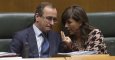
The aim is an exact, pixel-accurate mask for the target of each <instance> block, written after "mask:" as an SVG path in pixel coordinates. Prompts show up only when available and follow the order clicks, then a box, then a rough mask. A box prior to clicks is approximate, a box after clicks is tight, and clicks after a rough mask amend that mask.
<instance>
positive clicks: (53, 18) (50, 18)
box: [42, 16, 57, 23]
mask: <svg viewBox="0 0 115 60" xmlns="http://www.w3.org/2000/svg"><path fill="white" fill-rule="evenodd" d="M42 17H43V18H44V19H47V20H48V21H52V20H53V22H54V23H57V18H56V17H52V16H46V17H44V16H42Z"/></svg>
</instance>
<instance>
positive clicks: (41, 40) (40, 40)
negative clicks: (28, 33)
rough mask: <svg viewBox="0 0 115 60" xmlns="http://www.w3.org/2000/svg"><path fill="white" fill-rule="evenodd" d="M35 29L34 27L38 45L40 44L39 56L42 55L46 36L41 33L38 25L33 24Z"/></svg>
mask: <svg viewBox="0 0 115 60" xmlns="http://www.w3.org/2000/svg"><path fill="white" fill-rule="evenodd" d="M33 29H34V32H35V36H36V41H37V46H38V53H39V56H40V55H41V54H40V53H41V45H42V43H43V41H44V38H43V37H42V36H41V35H40V34H41V33H42V32H41V31H40V30H39V29H38V28H37V27H36V25H35V24H33Z"/></svg>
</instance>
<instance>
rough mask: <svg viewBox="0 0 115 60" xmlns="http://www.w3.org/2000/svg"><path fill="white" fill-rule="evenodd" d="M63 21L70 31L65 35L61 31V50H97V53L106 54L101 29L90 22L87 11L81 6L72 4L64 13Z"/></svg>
mask: <svg viewBox="0 0 115 60" xmlns="http://www.w3.org/2000/svg"><path fill="white" fill-rule="evenodd" d="M62 23H63V24H64V26H65V28H67V31H68V32H69V36H65V34H64V33H63V32H61V36H62V40H63V41H62V43H61V50H60V51H61V52H72V51H97V54H106V53H107V50H106V46H105V44H104V42H103V38H104V37H103V35H102V33H101V31H100V30H99V29H97V28H95V27H93V26H91V25H90V24H89V21H88V17H87V15H86V12H85V11H84V9H83V8H81V7H80V6H70V7H68V8H66V9H65V11H64V12H63V14H62Z"/></svg>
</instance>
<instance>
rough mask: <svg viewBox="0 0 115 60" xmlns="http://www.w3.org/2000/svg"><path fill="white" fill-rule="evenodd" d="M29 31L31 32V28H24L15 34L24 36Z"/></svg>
mask: <svg viewBox="0 0 115 60" xmlns="http://www.w3.org/2000/svg"><path fill="white" fill-rule="evenodd" d="M31 31H32V27H29V28H26V29H23V30H20V31H18V32H16V33H15V34H19V35H25V34H27V33H29V32H31Z"/></svg>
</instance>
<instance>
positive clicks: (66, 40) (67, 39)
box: [61, 31, 71, 43]
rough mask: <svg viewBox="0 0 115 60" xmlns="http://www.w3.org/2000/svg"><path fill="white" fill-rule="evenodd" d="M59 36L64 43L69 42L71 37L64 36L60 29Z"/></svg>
mask: <svg viewBox="0 0 115 60" xmlns="http://www.w3.org/2000/svg"><path fill="white" fill-rule="evenodd" d="M61 38H62V40H63V42H65V43H70V42H71V39H70V38H69V37H68V36H65V34H64V32H63V31H61Z"/></svg>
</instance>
